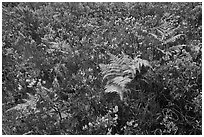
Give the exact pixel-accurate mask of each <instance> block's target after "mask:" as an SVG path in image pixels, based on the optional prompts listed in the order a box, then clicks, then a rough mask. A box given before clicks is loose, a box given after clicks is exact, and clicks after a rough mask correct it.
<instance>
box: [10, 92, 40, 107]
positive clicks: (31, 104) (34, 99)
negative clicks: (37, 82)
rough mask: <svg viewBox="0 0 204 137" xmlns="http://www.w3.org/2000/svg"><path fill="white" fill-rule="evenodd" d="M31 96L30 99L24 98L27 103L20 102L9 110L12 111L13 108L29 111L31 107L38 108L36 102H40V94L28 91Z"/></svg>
mask: <svg viewBox="0 0 204 137" xmlns="http://www.w3.org/2000/svg"><path fill="white" fill-rule="evenodd" d="M27 94H28V96H29V99H23V101H25V103H22V104H18V105H17V106H15V107H12V108H10V109H8V110H7V111H12V110H19V111H28V108H30V109H36V103H37V102H38V99H39V98H38V96H34V95H31V94H29V93H27Z"/></svg>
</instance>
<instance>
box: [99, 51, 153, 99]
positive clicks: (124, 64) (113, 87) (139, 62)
mask: <svg viewBox="0 0 204 137" xmlns="http://www.w3.org/2000/svg"><path fill="white" fill-rule="evenodd" d="M109 56H110V64H99V66H100V68H101V70H102V75H103V80H107V82H106V86H105V92H117V93H118V94H119V96H120V99H121V100H123V93H124V92H125V91H126V89H125V86H126V85H127V83H129V82H131V81H132V80H133V78H134V77H135V75H136V73H140V71H141V67H142V66H144V67H149V68H151V65H150V64H149V62H148V61H147V60H143V59H140V58H138V57H135V58H134V59H132V58H130V57H129V56H128V55H125V54H122V56H121V57H120V58H119V57H117V56H115V55H113V54H110V53H109Z"/></svg>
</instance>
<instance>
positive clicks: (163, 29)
mask: <svg viewBox="0 0 204 137" xmlns="http://www.w3.org/2000/svg"><path fill="white" fill-rule="evenodd" d="M166 16H167V17H166ZM166 16H165V17H164V18H166V19H163V18H162V20H161V25H160V26H158V27H155V28H153V29H152V30H153V31H155V30H156V32H157V33H159V35H157V34H155V33H152V32H150V33H149V34H150V35H151V36H153V37H154V38H156V39H157V40H159V41H160V42H162V43H163V44H167V43H170V42H174V41H176V40H177V39H178V38H180V37H181V36H182V35H184V34H176V33H177V30H178V29H179V28H180V25H178V26H175V23H174V22H176V21H177V16H174V15H169V14H168V15H166ZM168 16H169V17H168Z"/></svg>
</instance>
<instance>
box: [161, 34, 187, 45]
mask: <svg viewBox="0 0 204 137" xmlns="http://www.w3.org/2000/svg"><path fill="white" fill-rule="evenodd" d="M183 35H184V34H178V35H176V36H173V37H171V38H169V39H167V40H165V41H164V44H167V43H169V42H174V41H176V40H177V39H178V38H180V37H181V36H183Z"/></svg>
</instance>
